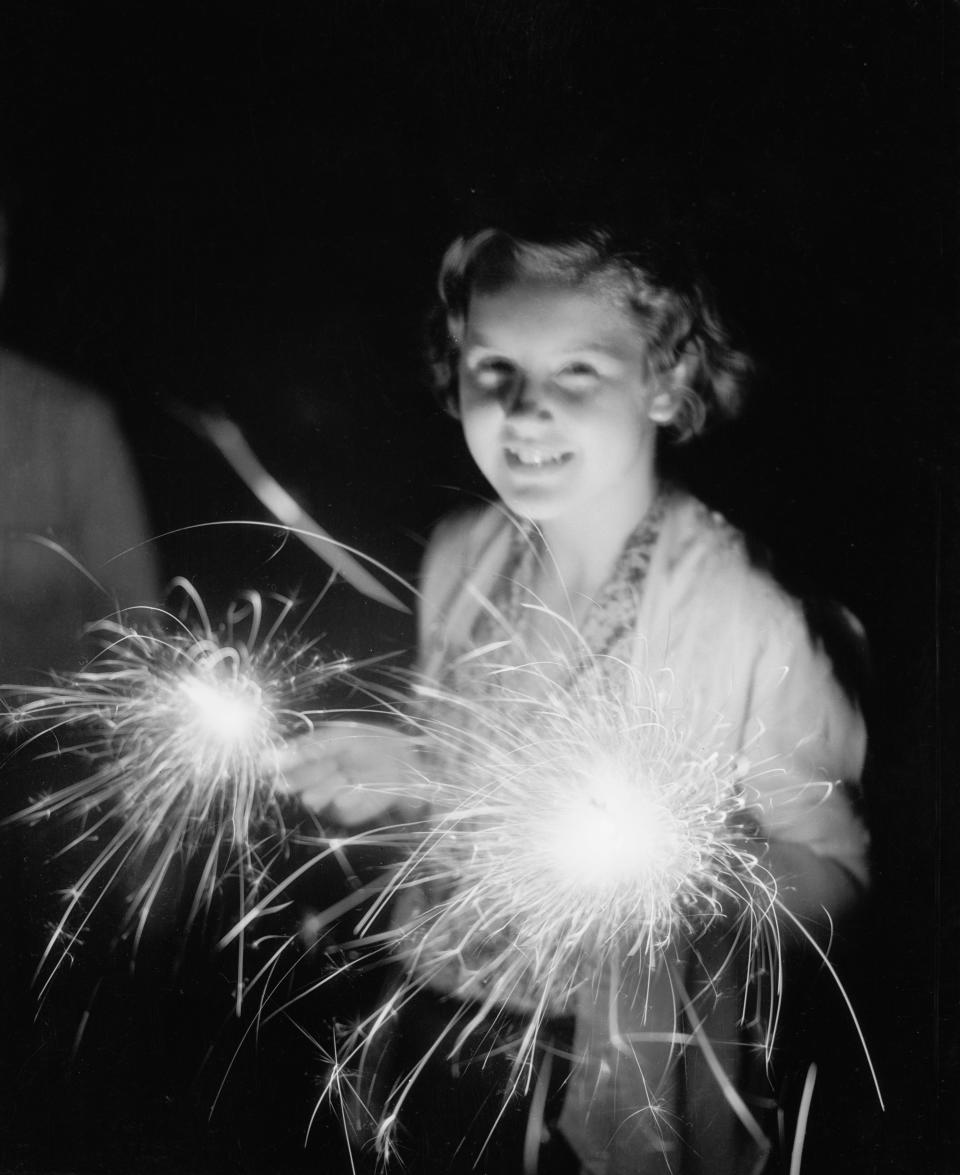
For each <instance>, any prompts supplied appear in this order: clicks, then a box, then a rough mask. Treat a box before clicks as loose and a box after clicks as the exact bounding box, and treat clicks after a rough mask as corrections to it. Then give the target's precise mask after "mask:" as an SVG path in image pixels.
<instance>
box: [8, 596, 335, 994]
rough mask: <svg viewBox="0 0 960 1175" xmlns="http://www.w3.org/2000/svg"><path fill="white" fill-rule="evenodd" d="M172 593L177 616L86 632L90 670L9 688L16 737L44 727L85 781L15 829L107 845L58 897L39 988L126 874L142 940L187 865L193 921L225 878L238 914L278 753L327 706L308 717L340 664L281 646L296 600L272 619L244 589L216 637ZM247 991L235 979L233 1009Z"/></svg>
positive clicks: (260, 842)
mask: <svg viewBox="0 0 960 1175" xmlns="http://www.w3.org/2000/svg"><path fill="white" fill-rule="evenodd" d="M177 586H178V587H179V588H180V589H181V590H182V591H183V592H184V593H185V600H186V601H187V603H186V604H185V607H184V609H183V613H182V614H181V615H180V616H177V615H174V614H172V613H170V612H165V611H162V610H159V609H152V608H139V609H131V610H129V611H127V612H124V613H121V614H119V615H117V616H116V617H113V618H110V619H106V620H103V621H101V622H100V623H98V624H96V625H94V626H93V628H92V630H91V631H92V634H93V635H94V637H95V638H97V639H98V641H99V643H100V645H101V651H100V652H99V654H98V655H97V656H96V657H95V658H94V659H93V660H92V661H91V662H90V663H89V665H88V666H87V668H85V669H84V670H82V671H80V672H77V673H71V674H57V675H54V676H53V681H52V684H50V685H46V686H34V687H16V686H10V687H4V688H5V689H6V690H7V691H8V692H9V693H10V694H12V695H16V697H17V700H18V703H19V704H18V705H17V706H16V707H15V708H14V709H13V710H12V711H11V713H10V723H11V725H12V726H13V727H14V728H16V729H17V730H18V731H19V732H23V731H24V730H37V728H39V732H38V733H37V734H36V735H35V736H34V739H40V738H43V737H44V736H54V737H55V738H56V740H57V743H58V749H57V751H56V752H54V753H55V754H62V753H63V752H64V750H67V751H70V752H73V753H74V754H76V755H78V756H80V757H81V758H82V759H83V760H85V761H87V762H89V764H90V771H89V773H88V774H87V775H86V776H85V777H84V778H83V779H82V780H80V781H79V782H77V783H73V784H71V785H69V786H67V787H64V788H63V789H61V790H59V791H56V792H54V793H53V794H51V795H48V796H45V797H43V798H41V799H39V800H37V801H36V802H34V803H33V804H31V805H30V806H29V807H28V808H26V809H24V810H23V811H22V812H19V813H17V814H16V815H15V816H14V817H12V818H11V819H15V820H23V821H27V822H34V821H39V820H43V819H46V818H48V817H50V816H52V815H57V816H58V817H60V818H62V819H65V820H68V821H70V820H76V821H78V822H79V824H80V831H79V832H78V833H77V834H76V837H75V839H74V840H73V842H72V844H71V845H70V846H68V847H75V846H77V845H80V844H82V843H83V842H88V843H90V844H93V843H99V838H100V837H101V836H102V835H103V834H104V832H106V834H107V838H108V839H107V841H106V844H105V847H103V848H102V849H100V850H99V851H98V852H97V853H96V855H95V857H94V859H93V860H92V862H90V863H89V864H87V865H86V866H85V867H84V868H83V872H82V875H81V876H80V877H79V878H78V879H77V881H76V882H75V883H74V885H73V886H71V889H70V892H69V893H68V894H67V895H66V909H65V910H64V912H63V915H62V917H61V919H60V921H59V923H58V924H57V926H56V928H55V930H54V933H53V934H52V935H51V938H50V942H49V945H48V948H47V954H46V955H45V958H44V964H43V966H46V968H47V969H48V972H49V974H48V976H47V981H48V982H49V979H50V978H52V975H53V973H55V971H56V970H57V968H58V967H59V965H60V962H61V961H62V959H63V958H64V957H65V956H66V955H67V954H68V952H69V950H70V948H71V946H72V945H73V944H74V942H75V941H76V940H77V938H78V937H79V935H80V934H81V933H82V931H83V929H84V927H85V925H86V923H87V921H88V920H89V918H90V916H91V914H92V912H93V909H95V908H96V906H97V905H98V904H99V903H100V901H101V900H102V898H103V897H104V896H105V895H106V893H107V892H108V891H109V890H110V889H111V888H112V887H114V886H116V885H118V884H119V883H120V881H121V878H122V879H123V882H124V884H125V885H127V886H128V887H130V892H129V893H128V895H127V899H128V913H127V920H128V921H127V925H128V926H133V925H136V926H137V927H138V930H137V933H138V934H139V933H140V932H141V931H142V928H143V925H144V923H145V922H146V919H147V918H148V916H149V914H150V910H151V908H152V906H153V905H154V904H155V902H156V899H157V896H158V894H159V892H160V889H161V886H162V884H163V881H164V878H165V877H166V876H167V874H168V872H169V871H170V869H171V867H172V866H173V865H174V864H175V862H177V861H178V860H181V859H189V858H191V857H193V856H196V855H199V856H200V860H201V861H202V868H201V869H200V880H199V882H198V886H197V891H196V894H195V897H194V900H193V904H192V909H191V911H190V920H191V921H192V920H193V919H194V918H195V917H196V915H197V913H198V912H199V910H200V909H201V908H202V906H203V905H204V903H205V902H208V901H209V900H211V899H212V897H213V895H214V893H215V892H216V889H217V887H218V886H219V885H220V884H221V882H222V881H223V879H224V877H225V876H229V875H235V876H236V878H237V881H238V886H239V894H240V907H241V911H243V910H244V909H245V908H246V903H247V901H248V900H249V895H250V894H252V893H256V892H257V891H258V890H259V888H260V887H261V886H262V884H263V881H264V878H265V876H266V874H267V870H268V868H269V864H270V858H271V855H272V854H275V853H277V852H280V851H282V848H283V843H284V840H283V832H284V820H283V813H282V810H281V798H282V795H283V791H284V785H283V782H282V774H281V770H280V762H281V760H280V751H281V749H282V748H283V746H284V744H285V743H286V741H287V740H288V739H289V738H290V737H293V736H295V735H297V734H302V733H306V732H308V731H310V730H311V729H312V728H313V722H314V719H315V718H316V717H318V716H319V715H320V714H321V713H322V712H321V711H318V710H314V709H309V708H307V707H308V706H309V705H310V704H315V703H316V701H317V698H318V694H319V693H320V691H322V690H323V689H324V687H326V686H327V685H328V684H329V682H330V681H331V679H332V678H334V677H336V676H338V675H343V674H344V673H345V672H346V671H347V669H348V666H347V663H346V662H345V661H344V660H339V661H329V662H328V661H324V660H323V659H322V658H321V657H320V656H319V655H318V654H317V653H316V652H315V650H314V649H313V648H312V645H311V643H310V642H303V641H301V642H299V643H298V642H297V641H296V640H293V639H288V638H282V637H280V636H278V633H279V631H280V627H281V625H282V624H283V623H284V621H285V620H286V619H287V618H288V616H289V615H290V613H291V611H292V607H293V605H292V603H291V602H290V601H286V600H280V601H277V605H278V606H277V608H276V613H277V614H276V617H275V619H273V620H272V621H270V623H269V624H268V623H267V619H266V611H268V610H269V609H265V605H264V603H263V600H262V598H261V597H260V596H259V595H257V594H255V593H250V594H249V595H247V596H246V597H245V598H244V599H243V600H241V601H240V602H238V603H237V604H235V605H233V606H232V607H231V609H230V611H229V613H228V616H227V619H226V622H225V623H224V624H223V625H222V626H220V627H219V628H216V629H215V628H214V627H213V626H212V625H211V623H210V621H209V618H208V617H207V614H206V611H205V609H204V607H203V604H202V602H201V601H200V599H199V597H198V596H197V595H196V593H195V592H194V591H193V589H192V588H191V587H190V585H189V584H188V583H186V581H182V580H181V581H178V583H177ZM34 739H31V740H30V741H31V742H33V741H34ZM58 952H59V953H58ZM241 987H242V975H241V976H240V977H238V1000H239V998H240V988H241Z"/></svg>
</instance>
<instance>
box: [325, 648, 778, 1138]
mask: <svg viewBox="0 0 960 1175" xmlns="http://www.w3.org/2000/svg"><path fill="white" fill-rule="evenodd" d="M567 670H568V671H567V672H561V671H560V667H558V666H555V665H545V664H530V665H524V666H520V667H510V668H508V667H493V668H491V667H490V666H489V663H488V664H487V667H486V668H478V667H477V665H476V663H474V665H473V668H472V672H473V675H474V680H473V685H474V687H475V688H472V689H471V688H466V689H464V688H462V687H463V685H464V683H463V681H462V680H461V681H460V682H459V683H458V684H459V686H460V687H461V688H457V689H447V688H438V687H435V686H432V685H429V684H426V683H423V682H420V683H416V688H415V693H416V695H417V697H418V702H419V705H418V706H416V707H415V708H414V711H413V713H412V715H410V716H408V717H407V718H406V721H407V723H408V726H409V729H410V730H411V732H412V733H413V734H414V735H415V737H416V739H417V741H418V742H419V744H420V745H421V748H422V751H421V755H420V760H419V762H420V768H419V771H420V776H419V778H417V780H416V787H417V789H418V791H419V792H420V793H421V794H429V795H430V797H431V815H430V817H429V819H428V821H427V822H426V824H425V825H424V826H421V827H425V829H426V831H421V832H420V833H419V835H414V833H413V832H412V831H411V834H410V835H411V845H412V847H411V848H410V851H409V853H408V854H407V856H406V858H405V860H403V861H402V862H401V863H400V864H399V865H398V866H397V867H396V868H395V870H394V872H393V874H392V876H391V877H390V879H389V881H388V882H387V883H385V885H384V888H383V892H382V893H381V894H380V895H379V897H378V898H377V899H376V900H375V901H374V902H373V904H372V906H371V908H370V909H369V910H368V911H367V913H366V914H365V916H364V917H363V918H362V919H361V921H360V923H359V925H358V931H357V935H358V937H357V939H356V940H355V941H353V942H351V943H350V944H349V946H350V947H351V948H353V949H357V950H360V951H361V952H362V951H363V950H364V946H365V944H366V945H367V947H368V950H369V951H370V952H371V953H373V952H381V951H382V950H383V944H384V941H385V938H387V939H392V942H393V952H394V955H395V956H396V957H399V958H400V959H401V960H402V962H403V966H404V977H403V978H402V980H401V981H400V983H399V985H398V986H397V987H396V988H395V990H394V991H392V993H391V994H390V995H389V996H388V997H387V999H386V1000H385V1001H384V1002H383V1004H382V1005H380V1006H379V1007H377V1008H376V1009H374V1010H373V1012H372V1013H371V1014H370V1015H369V1016H368V1017H367V1018H366V1019H365V1020H364V1021H363V1022H362V1023H361V1024H360V1025H359V1026H358V1027H356V1029H355V1030H354V1031H353V1033H352V1034H351V1036H350V1038H349V1039H348V1040H346V1041H344V1042H342V1043H341V1045H340V1046H339V1047H338V1050H337V1057H338V1060H337V1063H336V1064H335V1065H334V1066H333V1072H332V1075H331V1077H330V1082H329V1085H328V1087H327V1095H328V1096H329V1097H330V1098H335V1097H336V1095H337V1091H338V1090H342V1089H343V1088H350V1089H354V1088H361V1089H362V1088H363V1087H364V1078H363V1075H362V1074H361V1075H360V1077H359V1078H355V1076H354V1070H355V1069H357V1068H358V1067H360V1068H362V1067H363V1065H365V1064H366V1065H370V1064H371V1061H370V1058H371V1057H376V1056H377V1055H378V1054H379V1053H380V1052H382V1048H383V1045H384V1042H385V1040H386V1039H388V1038H389V1036H390V1034H391V1031H392V1026H393V1024H394V1023H395V1018H396V1016H397V1015H398V1014H399V1013H400V1012H402V1010H403V1008H404V1007H405V1006H406V1005H407V1003H408V1002H409V1001H411V1000H412V999H414V998H415V997H416V996H417V995H418V994H419V993H421V992H423V991H429V990H433V991H436V992H439V993H441V994H444V995H451V996H454V997H456V999H455V1000H454V1001H452V1003H451V1007H452V1008H453V1009H455V1010H454V1011H453V1012H452V1013H451V1020H450V1024H449V1025H448V1026H447V1027H446V1028H445V1030H444V1032H443V1033H442V1035H441V1036H440V1037H438V1039H437V1040H435V1041H431V1042H427V1045H426V1047H425V1049H424V1055H423V1057H422V1058H420V1060H419V1061H418V1062H417V1063H416V1064H414V1065H413V1066H412V1067H411V1069H410V1070H409V1071H408V1072H406V1073H402V1074H398V1075H396V1082H395V1084H394V1086H393V1088H392V1089H391V1090H390V1091H389V1094H388V1096H387V1097H386V1098H385V1100H384V1102H383V1104H381V1105H369V1106H367V1107H364V1108H362V1109H360V1110H359V1111H357V1105H358V1102H357V1099H356V1098H355V1097H354V1098H352V1099H351V1100H352V1102H353V1108H354V1111H356V1113H355V1114H354V1116H355V1117H358V1118H360V1119H363V1118H367V1119H368V1120H372V1121H373V1122H374V1125H375V1130H374V1133H375V1139H374V1141H375V1144H376V1146H377V1148H378V1150H379V1152H380V1153H381V1155H382V1156H384V1157H388V1156H389V1155H390V1154H392V1153H393V1150H394V1147H395V1132H396V1130H397V1126H398V1123H399V1121H400V1119H401V1111H402V1108H403V1105H404V1103H405V1102H406V1101H407V1099H408V1097H409V1095H410V1093H411V1090H412V1089H413V1087H414V1084H415V1082H416V1081H417V1078H418V1075H419V1074H420V1073H421V1071H422V1069H423V1068H424V1067H425V1066H426V1064H427V1063H428V1062H429V1060H430V1058H431V1057H432V1056H434V1055H447V1056H450V1057H454V1056H456V1055H458V1054H459V1052H460V1050H462V1049H466V1048H469V1047H474V1045H475V1041H476V1039H477V1033H478V1030H479V1031H480V1033H481V1035H482V1033H483V1032H484V1031H485V1029H489V1027H490V1025H492V1024H494V1025H495V1024H496V1022H497V1019H498V1017H500V1016H501V1014H502V1013H503V1011H504V1010H505V1009H506V1010H508V1011H510V1012H513V1013H517V1012H519V1013H521V1014H522V1017H523V1023H524V1025H525V1027H524V1029H523V1032H522V1037H521V1039H519V1040H518V1041H515V1042H514V1045H513V1053H514V1056H515V1058H516V1059H515V1063H514V1067H513V1077H512V1079H511V1085H510V1093H509V1095H508V1096H512V1095H513V1094H514V1093H515V1092H516V1091H517V1090H518V1089H520V1088H521V1087H523V1088H527V1087H528V1086H529V1083H530V1081H531V1080H532V1077H533V1058H534V1055H535V1052H536V1049H537V1047H538V1042H539V1041H540V1038H541V1033H542V1031H543V1028H544V1025H545V1023H546V1022H547V1021H548V1020H549V1019H550V1018H551V1017H555V1016H557V1015H563V1014H567V1015H569V1014H571V1013H572V1012H573V1010H574V1007H575V1005H576V1003H577V1001H578V1000H579V999H580V998H581V997H582V996H584V995H585V994H587V993H589V992H590V991H591V990H592V989H593V988H594V986H595V985H596V983H597V982H598V977H599V976H605V977H606V978H605V980H604V981H605V982H606V981H608V980H609V981H610V982H611V983H612V986H613V989H614V993H615V995H619V994H623V996H624V998H625V999H626V1000H627V1001H628V1002H629V1003H633V1004H637V1003H639V1004H640V1005H641V1006H642V1005H643V1003H644V1001H645V1000H646V999H647V998H648V997H649V991H650V983H651V977H652V976H654V975H655V974H657V973H658V972H662V970H663V968H664V967H665V966H667V965H668V964H667V960H668V957H670V955H671V951H672V950H675V948H676V945H677V943H678V942H679V941H684V942H688V943H695V942H696V941H697V939H698V938H699V937H700V936H702V935H703V933H704V932H705V931H706V930H707V929H708V928H709V927H710V926H711V925H712V924H713V923H715V922H717V921H718V920H722V922H723V925H724V927H725V928H730V927H732V928H733V929H732V937H733V939H738V940H739V942H740V944H741V945H742V947H743V949H744V951H745V952H746V954H747V955H748V956H749V957H750V958H751V959H754V960H756V961H757V965H756V967H755V968H754V970H755V971H756V972H757V973H759V972H760V971H761V970H764V971H765V973H766V975H767V978H768V982H769V983H770V984H771V990H770V991H768V993H767V994H766V997H765V999H764V1003H765V1007H766V1012H767V1015H768V1017H769V1018H770V1021H771V1023H772V1021H773V1019H774V1018H775V1014H776V1011H775V1009H776V1001H777V990H776V985H777V976H778V969H777V933H776V919H775V917H774V910H775V906H776V902H777V895H776V885H775V882H774V880H773V878H772V877H771V875H770V874H769V873H768V871H767V870H766V869H765V868H764V867H763V865H762V863H761V861H760V859H759V852H760V848H759V844H760V842H759V841H758V839H757V836H756V833H755V826H754V824H753V822H752V821H751V820H750V819H749V817H748V813H747V811H746V807H745V803H746V802H745V800H744V797H743V789H742V779H741V775H742V771H740V770H739V769H738V766H737V763H736V762H734V760H733V758H732V757H731V756H729V755H725V754H724V753H723V752H722V751H721V750H719V749H718V748H719V747H720V744H721V736H722V731H719V730H715V731H712V732H710V734H711V735H712V739H708V740H707V743H706V746H707V748H708V749H706V750H695V749H693V746H692V742H691V737H690V734H689V731H688V729H687V728H686V727H685V726H684V725H683V723H682V722H681V721H680V720H679V719H678V718H677V719H674V718H673V717H672V716H671V714H670V713H667V712H666V710H665V707H664V704H663V701H662V697H661V694H660V692H659V691H658V688H657V685H658V683H657V682H654V681H650V680H649V679H647V678H645V677H644V676H643V675H641V674H640V673H638V672H636V671H635V670H633V669H632V668H631V667H630V666H628V665H626V664H624V663H623V662H621V661H618V660H615V659H613V658H602V657H598V658H593V659H591V662H590V664H589V665H588V666H586V667H584V668H583V669H582V671H579V672H576V673H573V674H571V673H570V672H569V667H567ZM701 734H702V732H701ZM697 745H698V746H703V745H705V744H704V743H703V742H702V741H699V742H698V744H697ZM390 835H391V838H392V839H393V841H394V842H395V841H396V837H397V829H396V827H393V828H392V829H391V830H390ZM388 911H389V914H388ZM385 919H386V920H388V921H389V925H390V926H391V930H389V931H384V929H383V926H384V920H385ZM761 964H762V966H761ZM611 977H612V978H611ZM683 998H684V997H683V994H682V993H680V994H678V996H677V1003H678V1006H679V1004H680V1002H681V1000H682V999H683ZM744 998H746V996H745V997H744ZM614 1031H615V1028H614V1027H613V1026H611V1032H614ZM697 1031H699V1030H698V1029H695V1030H694V1033H693V1035H694V1036H695V1035H696V1033H697ZM689 1035H690V1034H689V1033H688V1034H687V1037H688V1036H689ZM687 1037H685V1036H683V1034H681V1033H679V1032H678V1033H677V1036H676V1040H677V1043H678V1044H679V1043H687V1042H688V1041H687ZM471 1041H473V1042H474V1045H471V1044H470V1043H469V1042H471ZM634 1043H635V1042H634ZM373 1064H374V1065H375V1064H376V1062H373ZM362 1133H365V1134H367V1135H368V1136H369V1133H370V1131H369V1130H367V1131H363V1132H362Z"/></svg>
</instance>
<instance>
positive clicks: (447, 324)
mask: <svg viewBox="0 0 960 1175" xmlns="http://www.w3.org/2000/svg"><path fill="white" fill-rule="evenodd" d="M518 282H542V283H544V284H551V285H559V286H565V287H568V288H571V289H576V288H581V287H586V288H588V289H591V290H596V291H598V292H600V293H602V294H604V295H606V296H610V297H612V298H614V299H615V300H616V301H617V302H619V304H620V305H621V306H623V307H624V308H625V309H627V310H628V311H629V312H630V313H631V315H632V317H633V318H634V319H635V321H636V323H637V327H638V329H639V331H640V333H641V335H642V337H643V340H644V344H645V353H646V361H647V375H648V377H649V378H651V379H652V380H654V381H655V382H656V383H657V384H659V385H660V386H661V387H662V388H663V389H664V390H667V391H669V392H670V393H671V395H672V396H673V398H674V401H675V410H674V413H673V417H672V419H671V421H670V423H669V424H668V425H667V426H666V427H668V428H669V430H670V431H671V432H672V433H673V435H674V437H675V438H676V439H677V440H687V439H689V438H690V437H692V436H694V435H696V434H697V433H700V432H702V431H703V429H704V428H705V427H706V425H707V423H708V422H709V421H710V420H712V419H714V418H727V419H732V418H734V417H735V416H737V415H738V413H739V412H740V409H741V406H742V403H743V396H744V390H745V385H746V381H747V378H748V376H749V374H750V371H751V369H752V363H751V361H750V359H749V358H748V357H747V355H745V354H744V353H743V352H742V351H739V350H737V349H736V348H734V347H733V346H732V345H731V342H730V337H729V333H728V331H727V328H726V327H725V326H724V324H723V322H722V321H721V319H720V317H719V315H718V313H717V310H716V308H715V306H714V303H713V299H712V297H711V295H710V292H709V290H708V289H707V287H706V285H705V283H704V282H703V281H702V280H697V279H694V278H691V277H688V276H687V275H685V274H684V273H683V272H682V271H681V270H680V269H679V268H675V269H674V271H673V272H670V271H669V270H668V264H667V263H666V262H665V261H664V260H663V259H660V258H656V257H655V255H654V253H653V251H652V250H651V249H650V248H647V249H645V250H642V251H641V250H636V249H629V250H628V249H625V248H621V247H619V246H618V243H617V242H616V240H615V238H614V235H613V233H612V232H610V231H609V230H607V229H602V228H592V229H588V230H586V231H584V232H578V233H576V234H571V235H569V236H566V237H558V238H553V239H550V240H532V239H528V238H521V237H515V236H513V235H511V234H510V233H507V232H504V231H503V230H501V229H496V228H487V229H484V230H482V231H481V232H478V233H475V234H473V235H472V236H469V237H458V238H457V240H455V241H454V242H453V244H452V245H451V246H450V247H449V248H448V249H447V251H446V253H445V254H444V257H443V261H442V263H441V266H440V274H439V280H438V288H439V294H440V303H439V305H438V306H437V307H436V309H435V312H434V314H433V316H432V318H431V321H430V324H429V335H428V358H429V361H430V366H431V371H432V376H433V384H434V391H435V392H436V394H437V397H438V399H439V401H440V403H441V405H442V406H443V407H444V408H446V409H447V410H448V411H451V412H454V413H455V412H456V404H457V369H458V366H459V360H460V340H461V339H462V337H463V331H464V326H465V323H466V318H467V314H468V311H469V308H470V299H471V297H472V296H473V295H474V294H493V293H496V292H498V291H500V290H503V289H505V288H506V287H507V286H510V285H514V284H516V283H518Z"/></svg>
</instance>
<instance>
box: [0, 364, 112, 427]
mask: <svg viewBox="0 0 960 1175" xmlns="http://www.w3.org/2000/svg"><path fill="white" fill-rule="evenodd" d="M0 391H2V396H3V399H4V401H6V402H17V401H22V402H23V403H24V404H29V405H30V407H31V408H32V410H33V411H35V412H39V411H46V412H49V413H51V414H54V415H59V416H65V417H78V416H81V415H83V414H86V413H88V412H90V411H91V410H93V411H95V412H96V411H101V412H102V411H105V410H106V402H105V401H104V399H103V397H102V396H100V395H99V394H98V393H97V392H95V391H93V390H92V389H91V388H88V387H86V386H85V385H84V384H81V383H77V382H75V381H74V380H72V379H69V378H68V377H67V376H64V375H61V374H60V373H59V372H57V371H54V370H53V369H52V368H50V367H47V366H46V365H45V364H42V363H38V362H37V361H36V360H35V359H29V358H27V356H25V355H21V354H19V353H18V352H16V351H11V350H10V349H9V348H7V347H0Z"/></svg>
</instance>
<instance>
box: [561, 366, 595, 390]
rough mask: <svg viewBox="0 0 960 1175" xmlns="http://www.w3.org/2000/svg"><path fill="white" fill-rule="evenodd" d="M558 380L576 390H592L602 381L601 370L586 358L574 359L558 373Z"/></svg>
mask: <svg viewBox="0 0 960 1175" xmlns="http://www.w3.org/2000/svg"><path fill="white" fill-rule="evenodd" d="M556 378H557V382H558V383H560V384H561V385H562V386H563V387H565V388H569V389H570V390H571V391H574V392H588V391H591V390H592V389H593V388H594V387H596V385H597V384H598V383H599V382H600V378H601V377H600V372H599V371H598V370H597V368H596V367H595V366H594V365H593V364H592V363H588V362H587V361H586V360H585V359H573V360H571V361H570V362H569V363H566V364H564V366H563V367H561V369H560V370H559V372H558V373H557V377H556Z"/></svg>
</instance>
